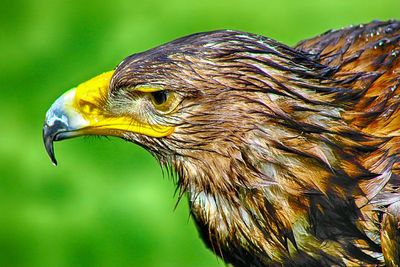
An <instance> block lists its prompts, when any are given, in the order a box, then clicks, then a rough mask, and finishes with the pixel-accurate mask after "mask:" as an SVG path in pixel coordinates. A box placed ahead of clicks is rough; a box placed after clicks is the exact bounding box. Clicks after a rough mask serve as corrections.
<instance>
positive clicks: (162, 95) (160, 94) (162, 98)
mask: <svg viewBox="0 0 400 267" xmlns="http://www.w3.org/2000/svg"><path fill="white" fill-rule="evenodd" d="M151 96H152V100H153V103H154V105H155V106H160V105H162V104H164V103H165V102H167V100H168V96H169V92H168V91H166V90H161V91H156V92H153V93H151Z"/></svg>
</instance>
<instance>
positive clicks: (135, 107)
mask: <svg viewBox="0 0 400 267" xmlns="http://www.w3.org/2000/svg"><path fill="white" fill-rule="evenodd" d="M399 57H400V23H399V22H397V21H389V22H373V23H370V24H366V25H360V26H354V27H349V28H346V29H342V30H338V31H330V32H327V33H325V34H323V35H320V36H317V37H315V38H312V39H309V40H305V41H303V42H301V43H300V44H299V45H297V46H296V47H295V48H290V47H288V46H286V45H283V44H281V43H279V42H277V41H274V40H271V39H268V38H265V37H262V36H258V35H254V34H250V33H244V32H237V31H214V32H207V33H199V34H194V35H191V36H187V37H183V38H181V39H178V40H175V41H172V42H170V43H167V44H165V45H162V46H160V47H157V48H154V49H151V50H149V51H146V52H143V53H139V54H134V55H132V56H130V57H128V58H126V59H125V60H124V61H123V62H122V63H121V64H120V65H119V66H118V67H117V69H116V70H115V72H113V73H110V74H109V75H105V76H101V77H100V78H95V79H94V80H93V81H89V83H86V84H85V85H84V86H82V87H78V88H77V89H76V91H71V92H69V93H67V94H66V95H65V96H63V97H61V98H60V99H59V100H58V101H57V102H56V103H55V104H54V105H53V107H52V108H51V109H50V110H49V112H48V114H47V117H46V124H45V127H44V138H45V143H46V148H47V149H48V151H49V153H50V154H51V156H52V157H54V155H53V151H52V142H53V140H61V139H65V138H69V137H72V136H77V135H83V134H101V135H114V136H119V137H122V138H124V139H126V140H129V141H132V142H134V143H136V144H139V145H141V146H143V147H144V148H145V149H147V150H148V151H149V152H151V153H152V154H153V155H154V156H155V157H156V158H157V159H158V160H159V161H160V163H161V165H162V166H164V167H166V168H170V169H171V170H172V171H173V172H176V176H177V178H178V179H177V181H176V182H177V185H178V188H179V190H180V192H181V195H184V194H187V195H188V198H189V203H190V208H191V214H192V215H193V218H194V220H195V222H196V224H197V226H198V229H199V231H200V234H201V236H202V238H203V240H204V241H205V243H206V244H207V246H208V247H209V248H210V249H212V250H213V251H214V252H215V253H216V254H217V255H219V256H220V257H222V258H223V259H224V260H225V261H226V262H228V263H232V265H234V266H383V265H386V266H398V265H399V264H400V247H399V246H400V228H399V227H400V189H399V185H400V177H399V175H400V169H399V168H400V154H399V151H400V145H399V144H400V116H399V113H400V111H399V104H400V101H399V97H400V91H399V90H400V89H399V88H398V87H399V85H400V59H399ZM107 77H109V78H107ZM99 79H102V80H101V81H103V80H104V81H103V82H102V83H101V86H100V85H99V86H98V87H99V88H100V89H96V88H97V87H96V86H97V85H96V84H97V82H98V80H99ZM89 84H95V85H94V87H93V86H92V85H91V87H90V86H89ZM88 87H90V88H95V89H90V90H94V91H93V92H94V93H93V92H92V91H90V92H89V91H85V90H88V89H86V88H88ZM85 92H88V93H87V94H86V93H85ZM71 99H72V100H71ZM65 103H67V104H65ZM68 103H69V104H68ZM71 103H72V104H71ZM71 110H73V111H71ZM99 114H100V115H99ZM63 116H64V117H63ZM99 116H100V117H99ZM77 117H79V119H77ZM116 119H118V122H115V121H116ZM110 125H111V126H110ZM121 125H122V126H123V127H122V126H121Z"/></svg>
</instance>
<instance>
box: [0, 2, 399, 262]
mask: <svg viewBox="0 0 400 267" xmlns="http://www.w3.org/2000/svg"><path fill="white" fill-rule="evenodd" d="M0 11H1V15H0V101H1V102H0V127H1V134H0V267H2V266H10V267H14V266H38V267H46V266H51V267H63V266H144V267H145V266H159V267H166V266H199V267H200V266H224V264H223V263H222V262H221V261H220V260H218V259H217V258H216V257H215V256H214V255H213V254H212V253H211V252H210V251H208V250H207V249H206V248H205V246H204V245H203V243H202V242H201V240H200V239H199V237H198V234H197V232H196V229H195V227H194V225H193V222H192V221H191V219H190V218H189V216H188V210H187V203H186V200H183V201H182V202H181V203H180V204H179V206H178V208H177V209H176V210H175V211H174V205H175V202H176V198H175V197H174V185H173V184H172V182H171V181H170V180H169V179H168V178H163V177H162V173H161V171H160V168H159V167H158V164H157V162H156V161H155V160H154V159H153V158H152V157H151V156H150V155H149V154H148V153H147V152H146V151H144V150H143V149H141V148H139V147H137V146H135V145H132V144H129V143H126V142H123V141H121V140H119V139H115V138H110V139H107V138H100V139H99V138H78V139H73V140H70V141H65V142H61V143H56V144H55V149H56V154H57V158H58V160H59V166H58V167H54V166H52V165H51V163H50V160H49V159H48V158H47V155H46V153H45V150H44V148H43V145H42V139H41V138H42V137H41V128H42V124H43V119H44V115H45V112H46V110H47V109H48V108H49V107H50V105H51V103H52V102H53V101H54V100H55V99H56V97H58V96H59V95H60V94H61V93H63V92H64V91H65V90H67V89H69V88H71V87H73V86H75V85H76V84H78V83H80V82H82V81H85V80H87V79H88V78H91V77H93V76H94V75H96V74H98V73H101V72H104V71H107V70H110V69H112V68H114V67H115V66H116V65H117V64H118V63H119V62H120V60H122V59H123V58H124V57H125V56H127V55H130V54H132V53H135V52H139V51H143V50H146V49H149V48H151V47H153V46H156V45H159V44H161V43H164V42H167V41H170V40H172V39H174V38H177V37H180V36H183V35H186V34H190V33H194V32H199V31H207V30H213V29H226V28H229V29H238V30H243V31H249V32H254V33H259V34H263V35H266V36H269V37H272V38H274V39H277V40H280V41H282V42H284V43H287V44H295V43H296V42H297V41H299V40H301V39H303V38H307V37H311V36H313V35H316V34H318V33H321V32H324V31H326V30H328V29H331V28H340V27H343V26H346V25H350V24H357V23H361V22H369V21H371V20H373V19H380V20H385V19H388V18H400V17H399V16H400V1H399V0H393V1H389V0H387V1H382V0H380V1H376V0H374V1H368V0H357V1H349V0H339V1H338V0H336V1H307V0H302V1H300V0H292V1H289V0H286V1H266V0H264V1H261V0H259V1H235V0H229V1H218V0H207V1H200V0H198V1H192V2H190V1H182V0H172V1H162V0H153V1H127V0H112V1H78V0H76V1H64V2H56V1H53V0H30V1H13V2H12V3H11V1H7V3H6V1H4V0H3V1H2V2H1V9H0Z"/></svg>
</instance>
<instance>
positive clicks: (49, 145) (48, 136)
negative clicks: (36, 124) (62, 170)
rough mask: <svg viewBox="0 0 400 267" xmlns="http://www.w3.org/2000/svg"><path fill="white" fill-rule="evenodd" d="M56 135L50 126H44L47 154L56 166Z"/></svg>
mask: <svg viewBox="0 0 400 267" xmlns="http://www.w3.org/2000/svg"><path fill="white" fill-rule="evenodd" d="M54 137H55V133H54V132H53V131H52V130H51V127H49V126H48V125H47V124H45V125H44V126H43V142H44V146H45V148H46V151H47V154H48V155H49V157H50V159H51V162H52V163H53V165H54V166H57V160H56V157H55V154H54V146H53V142H54Z"/></svg>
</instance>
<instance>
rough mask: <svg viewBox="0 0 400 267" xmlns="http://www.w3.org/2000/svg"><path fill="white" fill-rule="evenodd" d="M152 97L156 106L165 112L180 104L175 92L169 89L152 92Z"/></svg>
mask: <svg viewBox="0 0 400 267" xmlns="http://www.w3.org/2000/svg"><path fill="white" fill-rule="evenodd" d="M150 98H151V102H152V103H153V105H154V107H155V108H156V109H157V110H159V111H162V112H164V113H168V112H171V111H172V110H173V109H174V108H175V107H176V106H177V105H178V104H179V103H178V99H177V97H176V96H175V94H174V93H173V92H170V91H167V90H159V91H155V92H151V93H150Z"/></svg>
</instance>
